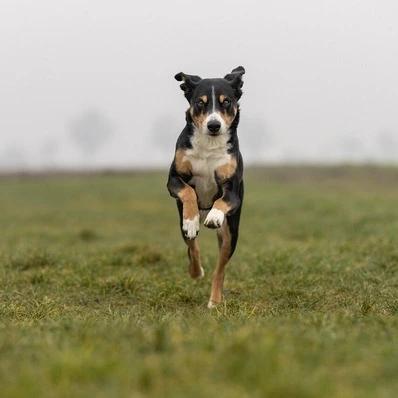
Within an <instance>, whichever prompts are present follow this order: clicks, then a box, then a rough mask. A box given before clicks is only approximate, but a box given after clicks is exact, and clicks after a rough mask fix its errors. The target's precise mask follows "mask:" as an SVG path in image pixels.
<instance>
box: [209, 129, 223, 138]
mask: <svg viewBox="0 0 398 398" xmlns="http://www.w3.org/2000/svg"><path fill="white" fill-rule="evenodd" d="M207 134H208V135H209V136H210V137H218V136H219V135H221V131H216V132H213V131H209V130H207Z"/></svg>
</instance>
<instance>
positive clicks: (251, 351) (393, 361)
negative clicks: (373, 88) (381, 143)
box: [0, 168, 398, 398]
mask: <svg viewBox="0 0 398 398" xmlns="http://www.w3.org/2000/svg"><path fill="white" fill-rule="evenodd" d="M165 179H166V176H165V174H164V173H163V174H137V175H124V176H117V175H108V176H86V177H76V176H75V177H66V176H63V177H47V178H41V179H32V178H23V179H21V178H3V179H1V180H0V231H1V235H0V395H1V396H2V397H23V396H26V397H27V396H29V397H31V396H41V397H54V396H60V397H89V396H96V397H105V396H118V397H144V396H145V397H146V396H149V397H160V396H162V397H212V396H217V397H240V398H241V397H317V398H319V397H375V396H377V397H395V396H397V394H398V377H396V376H397V374H398V296H397V288H398V278H397V275H398V245H397V243H398V170H396V169H374V168H335V169H316V168H308V169H305V168H285V169H284V168H281V169H268V170H262V169H258V170H251V171H249V172H247V178H246V180H247V183H246V192H247V194H246V201H245V207H244V211H243V218H242V228H241V239H240V242H239V244H238V250H237V252H236V255H235V256H234V258H233V261H232V263H231V264H230V267H229V269H228V272H227V280H226V289H227V291H226V302H225V304H224V305H221V306H220V307H219V308H217V309H216V310H212V311H209V310H207V308H206V303H207V300H208V295H209V292H210V280H209V275H210V273H211V270H212V268H213V265H214V263H215V260H216V239H215V236H214V232H213V231H209V230H205V229H203V228H202V230H201V232H200V240H201V246H202V254H203V260H204V266H205V269H206V272H207V275H206V277H205V278H204V279H203V280H201V281H200V282H194V281H192V280H190V279H189V277H188V273H187V260H186V257H185V255H186V250H185V247H184V244H183V242H182V240H181V238H180V235H179V231H178V226H177V214H176V209H175V204H174V203H173V201H172V200H171V199H169V198H168V194H167V192H166V189H165Z"/></svg>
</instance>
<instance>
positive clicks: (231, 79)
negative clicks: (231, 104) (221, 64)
mask: <svg viewBox="0 0 398 398" xmlns="http://www.w3.org/2000/svg"><path fill="white" fill-rule="evenodd" d="M244 74H245V68H244V67H243V66H238V67H237V68H235V69H233V70H232V72H231V73H228V75H225V76H224V79H225V80H226V81H227V82H228V83H229V84H230V85H231V86H232V88H233V89H234V90H235V96H236V98H237V99H239V98H240V97H241V96H242V86H243V80H242V76H243V75H244Z"/></svg>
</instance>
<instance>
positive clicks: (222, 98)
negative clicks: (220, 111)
mask: <svg viewBox="0 0 398 398" xmlns="http://www.w3.org/2000/svg"><path fill="white" fill-rule="evenodd" d="M226 98H227V97H226V96H225V95H222V94H221V95H220V103H221V104H222V103H223V102H224V100H225V99H226Z"/></svg>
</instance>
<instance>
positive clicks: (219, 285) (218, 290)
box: [209, 222, 231, 307]
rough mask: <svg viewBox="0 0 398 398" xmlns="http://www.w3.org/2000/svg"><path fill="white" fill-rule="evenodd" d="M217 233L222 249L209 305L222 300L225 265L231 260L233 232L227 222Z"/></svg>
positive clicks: (215, 271)
mask: <svg viewBox="0 0 398 398" xmlns="http://www.w3.org/2000/svg"><path fill="white" fill-rule="evenodd" d="M217 234H218V238H219V242H220V251H219V257H218V262H217V265H216V269H215V270H214V274H213V279H212V284H211V295H210V301H209V307H211V306H213V305H215V304H219V303H221V301H222V291H223V285H224V275H225V266H226V265H227V263H228V261H229V258H230V253H231V234H230V233H229V229H228V226H227V223H226V222H224V224H223V225H222V227H221V228H220V229H219V230H218V231H217Z"/></svg>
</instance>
